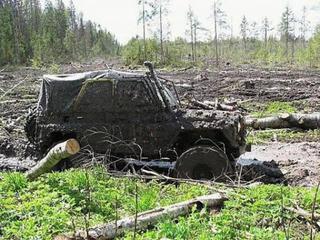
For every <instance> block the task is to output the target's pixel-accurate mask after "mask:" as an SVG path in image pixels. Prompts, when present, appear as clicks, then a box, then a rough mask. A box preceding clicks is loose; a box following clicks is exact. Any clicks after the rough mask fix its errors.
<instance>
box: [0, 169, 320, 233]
mask: <svg viewBox="0 0 320 240" xmlns="http://www.w3.org/2000/svg"><path fill="white" fill-rule="evenodd" d="M136 186H137V189H138V211H139V212H141V211H145V210H148V209H152V208H155V207H159V206H165V205H168V204H172V203H176V202H180V201H183V200H187V199H190V198H193V197H195V196H200V195H204V194H209V193H211V192H214V191H215V190H214V189H212V188H209V187H206V186H196V185H189V184H180V185H179V186H176V185H173V184H164V183H159V182H154V181H149V182H142V181H138V180H132V179H125V178H122V179H117V178H111V177H109V176H107V175H106V174H105V173H104V171H103V170H102V169H99V168H97V169H94V170H93V171H84V170H70V171H66V172H62V173H50V174H46V175H44V176H43V177H41V178H40V179H38V180H37V181H34V182H28V181H27V180H26V179H25V177H24V176H23V175H22V174H19V173H0V239H52V236H55V235H57V234H59V233H63V232H70V231H71V232H72V231H73V230H74V228H77V229H79V228H84V227H85V224H86V221H85V220H84V219H85V217H88V213H90V219H89V225H90V226H93V225H95V224H98V223H102V222H107V221H114V220H115V217H116V212H117V214H118V216H119V217H124V216H127V215H132V214H134V213H135V210H136V209H135V195H136V191H135V190H136ZM89 189H90V190H89ZM314 192H315V191H314V189H307V188H293V187H283V186H280V185H264V186H258V187H255V188H252V189H240V190H235V191H233V193H231V194H230V195H229V198H230V200H229V201H227V202H226V203H225V206H224V208H223V209H222V210H221V212H220V213H213V212H210V210H207V209H204V210H202V211H201V212H196V211H195V212H193V213H192V214H190V215H189V216H188V217H179V218H177V219H174V220H169V219H163V220H162V221H161V222H159V223H158V224H157V225H156V226H155V228H153V229H149V230H147V231H144V232H139V233H138V234H137V239H161V238H167V239H285V238H286V235H287V236H290V237H291V239H303V238H305V239H308V234H309V229H308V227H307V225H306V224H305V222H303V221H302V220H299V219H298V218H297V217H296V216H294V214H292V213H289V212H286V211H283V208H282V206H283V205H284V206H294V204H297V205H299V206H300V207H302V208H304V209H306V210H307V211H311V208H312V201H313V197H314ZM90 199H91V200H90ZM319 203H320V198H319V197H318V198H317V206H318V204H319ZM115 205H117V206H118V208H117V211H116V210H115ZM289 223H290V224H289ZM287 230H289V233H286V232H288V231H287ZM132 237H133V233H132V232H127V233H126V234H125V235H124V236H121V237H120V238H119V239H132ZM318 237H319V236H318Z"/></svg>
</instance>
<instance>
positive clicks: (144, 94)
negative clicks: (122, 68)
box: [116, 80, 156, 112]
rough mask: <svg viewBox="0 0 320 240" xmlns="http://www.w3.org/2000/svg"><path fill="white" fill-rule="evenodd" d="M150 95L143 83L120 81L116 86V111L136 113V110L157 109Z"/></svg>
mask: <svg viewBox="0 0 320 240" xmlns="http://www.w3.org/2000/svg"><path fill="white" fill-rule="evenodd" d="M155 108H156V105H155V104H154V102H153V101H152V99H151V97H150V94H149V92H148V90H147V87H146V86H145V83H144V82H143V81H138V80H120V81H118V82H117V85H116V109H119V110H121V111H127V112H129V111H135V110H136V109H139V110H141V109H155Z"/></svg>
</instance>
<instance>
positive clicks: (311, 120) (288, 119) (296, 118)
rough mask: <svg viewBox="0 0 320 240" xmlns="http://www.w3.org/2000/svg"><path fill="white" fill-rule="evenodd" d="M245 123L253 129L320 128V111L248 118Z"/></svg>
mask: <svg viewBox="0 0 320 240" xmlns="http://www.w3.org/2000/svg"><path fill="white" fill-rule="evenodd" d="M245 124H246V126H247V127H252V128H253V129H261V130H263V129H267V128H273V129H280V128H294V127H296V128H302V129H317V128H320V112H315V113H311V114H299V113H294V114H281V115H279V116H274V117H266V118H250V117H249V118H246V120H245Z"/></svg>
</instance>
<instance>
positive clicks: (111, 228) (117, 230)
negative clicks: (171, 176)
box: [55, 193, 227, 240]
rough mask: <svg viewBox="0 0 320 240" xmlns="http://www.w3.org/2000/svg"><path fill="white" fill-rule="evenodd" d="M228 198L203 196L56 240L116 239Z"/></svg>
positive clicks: (216, 204)
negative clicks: (162, 220)
mask: <svg viewBox="0 0 320 240" xmlns="http://www.w3.org/2000/svg"><path fill="white" fill-rule="evenodd" d="M226 200H227V198H226V197H225V196H224V195H223V194H220V193H215V194H211V195H206V196H201V197H197V198H194V199H192V200H189V201H185V202H181V203H177V204H174V205H170V206H167V207H161V208H156V209H153V210H150V211H146V212H142V213H139V214H138V215H137V216H131V217H127V218H123V219H121V220H118V221H116V222H115V221H113V222H110V223H107V224H103V225H99V226H96V227H93V228H90V229H88V236H87V233H86V231H85V230H81V231H78V232H76V234H75V235H74V234H73V235H72V234H70V235H69V234H66V235H60V236H57V237H55V239H56V240H58V239H59V240H62V239H64V240H75V239H94V240H106V239H114V238H116V237H117V236H120V235H121V234H123V233H124V232H125V231H128V230H133V229H136V230H144V229H148V228H149V227H150V226H154V225H155V224H156V223H157V222H158V221H159V220H161V219H163V218H171V219H173V218H176V217H178V216H184V215H187V214H189V213H190V212H191V211H192V209H194V207H196V209H197V210H199V211H200V210H201V209H203V208H204V207H206V206H207V207H208V208H216V207H220V206H222V204H223V202H224V201H226Z"/></svg>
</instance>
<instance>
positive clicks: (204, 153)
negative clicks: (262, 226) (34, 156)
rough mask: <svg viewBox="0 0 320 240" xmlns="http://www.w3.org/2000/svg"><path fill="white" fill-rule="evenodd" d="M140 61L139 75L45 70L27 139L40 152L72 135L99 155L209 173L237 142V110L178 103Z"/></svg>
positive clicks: (181, 173)
mask: <svg viewBox="0 0 320 240" xmlns="http://www.w3.org/2000/svg"><path fill="white" fill-rule="evenodd" d="M145 65H146V66H147V67H148V68H149V72H147V73H146V74H141V73H131V72H119V71H115V70H105V71H94V72H86V73H80V74H68V75H45V76H44V77H43V81H42V87H41V91H40V96H39V101H38V104H37V106H36V110H35V111H33V112H32V113H31V114H30V115H29V117H28V120H27V123H26V127H25V129H26V134H27V136H28V139H29V140H30V141H31V142H32V143H34V144H35V145H36V146H37V149H38V151H39V152H40V153H41V154H45V153H46V151H47V150H48V149H50V147H51V146H52V145H54V144H56V143H58V142H60V141H63V140H66V139H68V138H76V139H77V140H78V141H79V142H80V145H81V147H82V148H87V149H90V150H91V151H93V152H95V153H101V154H105V155H106V156H107V155H108V156H116V157H118V158H135V159H138V160H139V159H144V160H146V159H149V160H154V159H166V160H170V161H176V164H175V170H176V175H177V176H178V177H183V178H198V179H199V178H206V179H211V178H215V177H218V176H220V175H221V174H224V173H225V171H228V170H230V165H232V164H230V163H232V161H234V159H235V158H237V157H239V156H240V154H242V153H243V151H244V149H245V129H244V122H243V117H242V116H241V114H239V113H236V112H227V111H219V110H203V109H186V108H182V107H181V106H180V104H179V100H178V96H177V92H176V91H172V92H171V91H170V90H169V87H170V86H169V84H166V83H165V81H164V80H162V79H161V78H160V77H158V76H157V75H156V74H155V72H154V70H153V67H152V64H151V63H146V64H145ZM173 92H174V94H173ZM137 156H138V157H137Z"/></svg>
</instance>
